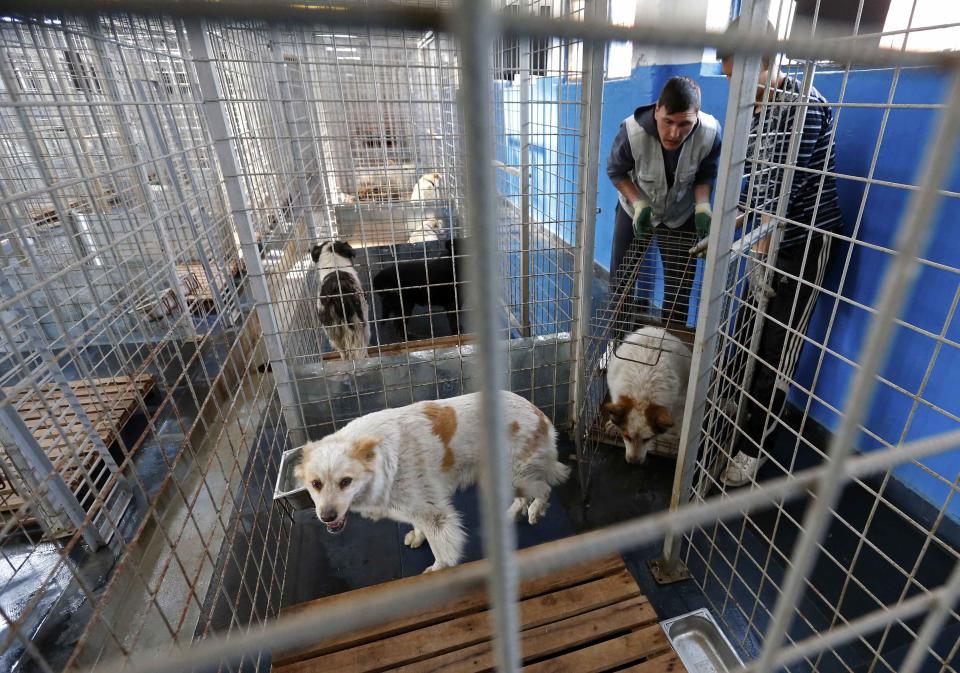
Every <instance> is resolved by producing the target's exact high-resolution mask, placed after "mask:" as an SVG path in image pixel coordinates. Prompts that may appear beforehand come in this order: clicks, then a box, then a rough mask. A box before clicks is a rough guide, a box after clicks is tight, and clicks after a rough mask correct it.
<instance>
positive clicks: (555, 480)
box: [547, 460, 570, 486]
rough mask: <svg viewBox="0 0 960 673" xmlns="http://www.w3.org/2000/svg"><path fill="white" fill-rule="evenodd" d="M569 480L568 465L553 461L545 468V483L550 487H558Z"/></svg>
mask: <svg viewBox="0 0 960 673" xmlns="http://www.w3.org/2000/svg"><path fill="white" fill-rule="evenodd" d="M569 478H570V466H569V465H564V464H563V463H561V462H560V461H559V460H554V461H552V462H551V463H550V464H549V465H548V466H547V483H548V484H550V485H551V486H558V485H560V484H562V483H563V482H565V481H566V480H567V479H569Z"/></svg>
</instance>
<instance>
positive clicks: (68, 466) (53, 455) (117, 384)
mask: <svg viewBox="0 0 960 673" xmlns="http://www.w3.org/2000/svg"><path fill="white" fill-rule="evenodd" d="M70 385H71V388H72V390H73V393H74V395H76V397H77V400H78V401H79V403H80V407H81V408H82V409H83V411H84V413H85V414H86V417H87V419H89V421H90V423H91V425H92V427H93V430H94V431H95V432H96V433H97V435H98V436H99V437H100V440H101V441H102V442H103V445H104V446H108V447H109V446H110V445H111V444H112V443H113V441H114V439H116V432H117V431H119V430H121V429H122V428H123V426H124V424H126V422H127V420H128V419H129V418H130V416H131V415H132V414H133V413H134V412H135V411H136V409H137V407H138V404H139V402H140V400H142V399H143V397H144V395H146V394H147V393H148V392H149V391H150V389H151V388H153V377H152V376H150V375H149V374H139V375H137V376H134V377H130V376H112V377H108V378H98V379H89V380H79V381H71V382H70ZM40 390H41V391H42V393H43V394H44V396H45V397H46V400H47V402H48V403H49V405H50V412H49V413H48V412H47V410H46V408H45V407H44V406H43V404H42V402H41V400H40V399H39V398H38V397H37V395H36V393H35V392H34V391H33V390H19V391H16V390H14V389H10V388H7V389H4V393H5V394H6V395H7V398H8V400H9V403H10V404H12V405H13V406H14V408H16V409H17V411H18V413H19V414H20V417H21V418H22V419H23V421H24V423H25V424H26V426H27V428H28V429H29V430H30V431H31V432H32V433H33V435H34V437H36V439H37V442H38V443H39V444H40V448H41V449H43V450H44V451H45V452H46V454H47V456H48V457H49V458H50V462H51V463H53V466H54V468H55V469H56V470H57V472H59V473H60V475H61V476H62V477H63V479H64V481H65V482H66V483H67V485H68V486H69V487H70V489H71V490H72V491H74V492H77V491H78V490H79V489H83V488H84V487H85V484H84V482H85V481H87V480H88V478H89V479H94V480H96V478H97V476H100V475H101V473H102V472H103V465H102V464H101V463H102V459H101V456H100V453H99V452H98V450H97V449H96V447H95V446H94V444H93V442H92V441H91V440H90V436H89V435H88V432H87V429H86V427H85V426H84V424H83V423H82V422H81V420H80V419H79V418H78V417H77V415H76V413H75V411H74V410H73V408H72V407H71V406H70V404H69V402H68V401H67V398H66V397H65V396H64V395H63V391H62V390H61V389H60V388H59V386H58V384H55V383H47V384H43V385H41V386H40ZM101 400H102V401H101ZM54 419H56V421H57V424H58V426H59V427H61V428H62V429H63V435H65V436H66V438H67V439H66V440H65V439H64V437H63V435H61V434H60V433H58V432H55V431H54V429H53V428H54ZM68 441H69V442H70V443H71V446H70V447H69V448H68V446H67V442H68ZM88 475H89V476H88ZM97 481H99V480H97ZM0 489H2V491H0V522H6V521H7V520H8V519H9V518H10V517H12V516H14V515H15V514H16V512H17V510H19V509H20V507H21V506H22V505H23V502H24V501H23V498H22V497H21V496H20V495H19V494H18V493H17V492H16V490H15V488H14V485H13V484H11V483H9V482H8V481H7V480H5V479H4V480H2V486H0ZM82 500H83V498H81V501H82ZM21 523H22V524H23V525H26V526H33V525H36V523H37V522H36V520H35V519H33V518H27V519H26V520H21ZM62 532H63V533H64V534H68V533H71V531H62Z"/></svg>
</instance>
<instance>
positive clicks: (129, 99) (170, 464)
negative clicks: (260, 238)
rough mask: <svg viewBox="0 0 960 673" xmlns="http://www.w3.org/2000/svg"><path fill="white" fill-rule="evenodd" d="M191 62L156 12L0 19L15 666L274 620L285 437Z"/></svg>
mask: <svg viewBox="0 0 960 673" xmlns="http://www.w3.org/2000/svg"><path fill="white" fill-rule="evenodd" d="M200 67H201V65H200V64H199V62H198V60H197V57H196V55H195V54H194V53H192V50H191V47H190V45H189V35H188V32H187V30H186V28H185V25H184V23H183V22H182V21H179V20H174V19H171V18H169V17H168V18H161V17H156V16H142V15H132V14H128V13H111V14H109V15H97V16H95V15H89V16H82V17H77V16H64V15H61V14H58V13H56V12H52V13H49V14H46V15H44V16H42V17H28V16H24V15H20V14H7V15H6V16H5V17H4V21H3V22H0V81H2V88H3V93H2V97H0V128H2V131H0V147H2V149H0V171H2V175H3V180H2V181H0V183H2V184H0V213H2V214H0V231H2V234H0V240H2V244H0V246H2V251H0V258H2V265H3V276H2V281H0V295H2V303H0V315H2V323H0V332H2V342H0V343H2V345H0V363H2V364H0V389H2V393H0V394H2V398H3V405H2V411H0V418H2V430H0V445H2V454H0V469H2V484H3V485H2V491H0V554H2V558H3V562H2V567H3V570H2V572H0V582H2V590H0V591H2V595H3V600H2V605H0V614H2V618H3V619H2V621H3V626H2V628H0V632H2V635H0V638H2V646H0V651H2V654H0V659H2V662H3V663H2V665H3V667H4V668H5V669H8V670H45V671H49V670H61V669H64V668H86V667H91V666H93V667H95V666H97V665H98V664H99V663H100V662H102V661H104V660H114V659H115V658H116V657H120V658H123V657H129V656H130V653H132V652H140V653H147V652H155V653H156V652H166V651H167V650H168V649H169V648H170V647H171V645H172V644H173V643H176V642H183V641H189V640H191V639H193V638H195V637H202V636H203V635H204V634H205V633H207V632H208V631H210V630H213V629H216V630H223V629H227V630H229V629H230V628H232V627H231V625H233V624H248V623H250V622H251V621H257V620H262V619H265V618H266V617H267V616H268V615H272V614H275V613H276V612H277V610H278V608H279V603H278V601H279V594H280V591H281V589H282V581H283V577H284V567H283V564H284V560H285V559H284V552H285V549H286V547H285V542H284V540H285V535H286V530H287V528H288V527H289V522H288V520H287V519H285V518H284V517H282V516H280V515H279V513H277V512H274V511H272V510H271V509H270V508H269V507H264V503H269V502H270V490H271V486H270V485H271V484H272V483H273V482H274V480H275V473H276V468H277V465H278V462H277V461H278V460H279V455H280V453H281V452H282V449H283V448H285V447H284V446H281V445H279V444H278V442H284V441H287V439H286V436H285V435H278V434H277V433H275V432H273V431H267V430H264V427H263V425H262V421H263V420H264V419H273V420H272V421H271V423H270V426H269V427H271V428H273V427H278V426H280V427H283V426H284V424H283V422H282V421H278V420H276V418H275V417H277V416H278V415H279V414H280V405H279V404H277V403H276V402H274V400H275V399H276V397H277V392H276V387H275V384H274V382H273V380H272V379H271V378H270V377H264V376H261V375H260V374H259V373H257V371H256V366H255V364H254V365H252V368H251V363H256V362H259V361H268V356H267V351H268V350H269V349H266V348H265V347H264V337H263V333H264V332H266V331H267V330H261V327H260V324H261V323H260V320H259V315H258V314H257V313H256V312H253V311H251V295H252V294H253V295H255V294H256V292H255V291H253V290H252V288H251V280H250V278H251V277H252V275H253V274H252V272H253V271H254V270H256V268H255V266H256V265H248V264H245V263H244V262H243V260H242V258H241V257H240V256H239V254H238V253H239V249H238V246H237V243H236V238H237V237H236V235H235V233H234V231H235V225H234V221H233V217H232V216H231V207H230V206H231V204H230V202H229V198H228V197H229V194H228V189H229V187H230V186H231V185H230V184H229V183H228V182H227V181H226V179H225V178H226V177H228V176H227V174H226V171H224V170H223V168H222V162H220V161H219V160H218V156H217V147H216V145H215V142H214V141H215V137H214V136H213V134H212V132H211V128H212V124H211V120H210V116H209V115H208V111H207V110H206V109H205V107H204V101H205V100H207V97H206V96H204V95H203V92H202V87H201V81H200V78H199V77H198V69H199V68H200ZM209 99H210V100H215V97H214V96H210V97H209ZM250 151H251V152H252V151H253V150H250ZM251 161H254V159H253V158H251ZM288 172H289V171H288ZM269 175H270V176H275V175H283V171H281V170H279V169H277V168H272V169H271V171H270V172H269ZM273 179H274V180H280V179H282V178H278V177H273ZM262 191H263V190H262ZM265 208H266V207H265V206H264V207H261V209H260V210H261V211H263V210H265ZM254 249H255V248H254ZM254 259H255V260H256V261H258V262H259V258H258V256H257V255H256V254H254ZM248 272H250V273H248ZM260 276H261V277H262V276H263V274H262V270H261V271H260ZM251 373H252V374H253V378H251V376H250V374H251ZM264 480H265V481H264ZM264 498H266V500H264ZM267 540H269V541H270V544H269V545H267V544H266V541H267ZM224 550H228V551H224ZM222 552H223V553H222ZM252 575H256V576H258V583H257V584H256V586H252V585H250V584H248V583H246V578H247V577H249V576H252Z"/></svg>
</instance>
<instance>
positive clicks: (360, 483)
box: [296, 392, 570, 572]
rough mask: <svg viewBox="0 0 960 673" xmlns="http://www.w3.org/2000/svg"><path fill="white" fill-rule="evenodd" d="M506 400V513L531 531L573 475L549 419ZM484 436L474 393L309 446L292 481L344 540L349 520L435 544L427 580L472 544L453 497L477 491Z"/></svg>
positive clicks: (392, 412)
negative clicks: (387, 522)
mask: <svg viewBox="0 0 960 673" xmlns="http://www.w3.org/2000/svg"><path fill="white" fill-rule="evenodd" d="M501 396H502V397H501V400H502V408H503V414H504V418H505V419H507V435H508V442H507V447H508V458H509V461H510V466H511V474H512V480H513V488H514V491H515V493H516V496H517V497H516V499H515V500H514V502H513V504H512V505H511V507H510V510H509V512H508V514H509V515H510V516H511V517H512V518H516V516H517V515H520V514H525V515H526V517H527V520H528V521H529V522H530V523H531V524H535V523H537V522H538V521H540V519H542V518H543V515H544V514H545V513H546V511H547V504H548V500H549V498H550V489H551V488H552V487H553V486H556V485H557V484H560V483H563V482H564V481H565V480H566V479H567V477H568V476H569V473H570V468H569V467H567V466H565V465H563V464H561V463H560V462H558V460H557V448H556V431H555V430H554V427H553V424H552V423H551V422H550V420H549V419H548V418H547V417H546V416H545V415H544V414H543V412H542V411H540V410H539V409H538V408H537V407H535V406H534V405H533V404H531V403H530V402H528V401H527V400H525V399H523V398H522V397H520V396H519V395H515V394H513V393H510V392H501ZM488 435H489V429H488V428H486V427H484V425H483V423H482V419H481V416H480V396H479V394H477V393H473V394H469V395H461V396H459V397H453V398H449V399H445V400H437V401H435V402H417V403H415V404H411V405H408V406H405V407H400V408H398V409H385V410H384V411H377V412H374V413H371V414H367V415H366V416H362V417H360V418H357V419H354V420H353V421H351V422H350V423H348V424H347V425H346V426H344V427H343V428H341V429H340V430H338V431H337V432H335V433H333V434H332V435H329V436H327V437H324V438H323V439H321V440H320V441H317V442H311V443H309V444H307V445H305V446H304V447H303V458H302V460H301V462H300V464H299V465H298V466H297V472H296V475H297V478H298V479H299V480H300V481H301V482H302V483H303V484H304V486H305V487H306V489H307V491H308V492H309V493H310V497H311V498H312V499H313V502H314V505H315V506H316V512H317V517H318V518H319V519H320V521H322V522H323V523H325V524H326V526H327V530H329V531H330V532H331V533H339V532H341V531H343V529H344V527H345V526H346V523H347V515H348V514H349V513H350V512H356V513H357V514H360V515H361V516H364V517H367V518H369V519H381V518H388V519H393V520H395V521H401V522H404V523H409V524H412V525H413V530H412V531H410V532H409V533H407V535H406V537H405V538H404V544H406V545H407V546H409V547H414V548H415V547H419V546H420V545H422V544H423V542H424V540H426V541H427V542H429V543H430V549H431V550H432V551H433V556H434V563H433V565H432V566H430V567H429V568H427V571H428V572H429V571H432V570H439V569H440V568H446V567H449V566H453V565H456V564H457V563H459V562H460V559H461V557H462V556H463V547H464V544H465V542H466V535H465V533H464V530H463V527H462V524H461V519H460V514H459V513H458V512H457V511H456V510H455V509H454V508H453V505H452V497H453V494H454V493H455V492H456V490H457V489H458V488H463V487H466V486H469V485H471V484H473V483H475V482H476V480H477V476H478V472H479V470H480V463H481V461H483V460H484V458H485V455H484V451H483V446H484V444H485V443H486V441H487V437H488Z"/></svg>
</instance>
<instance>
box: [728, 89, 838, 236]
mask: <svg viewBox="0 0 960 673" xmlns="http://www.w3.org/2000/svg"><path fill="white" fill-rule="evenodd" d="M801 91H802V89H801V84H800V82H798V81H797V80H795V79H793V78H792V77H789V76H788V77H787V78H786V80H785V81H784V83H783V86H782V88H780V89H777V90H776V91H775V92H774V94H773V101H772V102H771V103H770V104H768V105H765V106H764V107H763V108H761V110H760V111H759V112H755V113H754V115H753V121H752V123H751V125H750V136H749V139H748V141H747V161H746V169H745V171H744V177H743V184H742V187H741V191H740V205H741V206H744V207H747V206H749V207H750V208H751V209H756V210H759V211H761V212H762V213H768V214H771V215H774V214H776V212H777V203H778V201H779V198H780V186H781V184H782V182H783V173H784V164H786V163H787V158H788V153H789V148H790V137H791V135H792V134H793V131H794V120H795V119H796V116H797V114H798V113H799V112H800V110H801V106H800V105H798V103H800V102H801V100H802V95H801ZM807 101H808V103H809V104H808V106H807V109H806V117H805V118H804V120H803V134H802V135H801V137H800V146H799V148H798V153H797V160H796V163H795V164H794V165H795V166H796V169H795V170H794V172H793V183H792V186H791V189H790V196H789V200H788V202H787V209H786V212H785V213H784V216H785V217H786V219H787V220H792V221H793V222H799V223H802V224H805V225H811V224H812V225H813V226H815V227H817V228H818V229H823V230H829V231H834V230H838V229H840V227H841V226H842V224H843V221H842V218H841V215H840V208H839V205H838V202H837V183H836V179H835V178H834V177H833V176H832V175H827V176H824V175H822V174H820V173H811V172H809V171H807V170H804V169H812V170H815V171H820V170H826V171H829V172H830V173H834V172H836V160H835V156H834V148H833V132H834V119H833V111H832V110H831V109H830V107H829V104H828V103H827V100H826V99H825V98H824V97H823V96H822V95H821V94H820V92H819V91H817V90H816V89H815V88H813V87H812V86H811V87H810V94H809V96H808V97H807ZM761 124H762V126H761ZM821 183H822V184H821ZM750 217H751V219H752V218H754V217H756V213H754V212H751V213H750ZM806 234H807V229H805V228H804V227H802V226H798V225H796V224H793V223H787V224H786V225H785V227H784V230H783V237H782V239H781V243H780V245H781V247H789V246H791V245H796V244H798V243H803V241H804V240H805V239H806Z"/></svg>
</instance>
